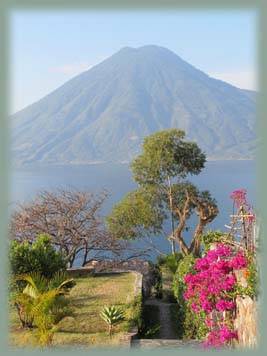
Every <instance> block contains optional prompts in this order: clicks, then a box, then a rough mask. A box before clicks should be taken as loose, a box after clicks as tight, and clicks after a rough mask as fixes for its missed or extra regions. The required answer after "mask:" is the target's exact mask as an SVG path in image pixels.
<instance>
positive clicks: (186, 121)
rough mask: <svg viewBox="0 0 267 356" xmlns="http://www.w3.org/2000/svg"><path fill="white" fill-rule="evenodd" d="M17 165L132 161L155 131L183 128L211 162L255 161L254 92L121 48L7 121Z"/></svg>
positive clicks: (166, 55) (171, 60)
mask: <svg viewBox="0 0 267 356" xmlns="http://www.w3.org/2000/svg"><path fill="white" fill-rule="evenodd" d="M11 127H12V153H13V157H14V161H15V162H16V163H19V164H30V163H38V162H39V163H46V164H68V163H75V164H81V163H91V162H129V161H131V160H132V159H133V158H134V157H135V156H136V155H137V154H138V153H139V152H140V147H141V144H142V141H143V138H144V137H145V136H147V135H149V134H151V133H153V132H155V131H158V130H163V129H168V128H172V127H177V128H181V129H183V130H185V132H186V138H187V139H188V140H193V141H196V142H197V143H198V145H199V146H200V147H201V148H202V149H203V150H204V152H206V154H207V156H208V158H210V159H243V158H252V157H253V156H254V152H255V148H256V142H257V140H256V129H255V127H256V93H255V92H251V91H248V90H242V89H239V88H236V87H234V86H232V85H230V84H227V83H225V82H223V81H220V80H216V79H213V78H210V77H209V76H208V75H206V74H205V73H203V72H202V71H200V70H198V69H196V68H194V67H193V66H192V65H190V64H188V63H187V62H185V61H184V60H182V59H181V58H180V57H179V56H177V55H176V54H175V53H173V52H171V51H169V50H168V49H166V48H162V47H158V46H152V45H151V46H144V47H140V48H137V49H135V48H130V47H125V48H123V49H121V50H120V51H119V52H117V53H115V54H114V55H113V56H111V57H109V58H108V59H106V60H104V61H103V62H101V63H100V64H98V65H96V66H95V67H93V68H91V69H89V70H88V71H85V72H83V73H82V74H80V75H78V76H76V77H74V78H73V79H71V80H69V81H68V82H67V83H65V84H64V85H62V86H61V87H59V88H58V89H56V90H55V91H53V92H52V93H51V94H49V95H47V96H45V97H44V98H43V99H41V100H39V101H38V102H36V103H34V104H32V105H30V106H28V107H26V108H25V109H23V110H21V111H20V112H18V113H16V114H14V115H12V116H11Z"/></svg>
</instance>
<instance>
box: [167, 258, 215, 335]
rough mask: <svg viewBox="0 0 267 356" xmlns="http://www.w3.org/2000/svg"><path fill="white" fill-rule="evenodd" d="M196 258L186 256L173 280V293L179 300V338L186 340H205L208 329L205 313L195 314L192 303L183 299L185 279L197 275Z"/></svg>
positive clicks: (180, 262)
mask: <svg viewBox="0 0 267 356" xmlns="http://www.w3.org/2000/svg"><path fill="white" fill-rule="evenodd" d="M195 261H196V258H195V257H194V256H193V255H192V254H190V255H187V256H184V257H183V258H182V259H181V260H180V261H179V264H178V267H177V270H176V273H175V275H174V279H173V292H174V295H175V297H176V299H177V303H178V308H177V316H176V317H177V319H178V320H179V326H178V327H179V337H181V338H184V339H203V338H204V337H205V336H206V334H207V332H208V328H207V326H206V324H205V313H204V312H199V313H197V314H196V313H195V312H193V311H192V309H191V303H190V301H186V300H185V299H184V298H183V293H184V292H185V290H186V283H185V282H184V277H185V276H186V275H187V274H188V273H189V272H190V273H192V274H194V273H195V271H194V265H195Z"/></svg>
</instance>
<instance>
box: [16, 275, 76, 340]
mask: <svg viewBox="0 0 267 356" xmlns="http://www.w3.org/2000/svg"><path fill="white" fill-rule="evenodd" d="M17 279H18V280H20V281H24V282H25V283H26V286H25V287H24V289H23V291H22V292H18V293H17V295H16V297H15V298H14V304H15V305H16V307H17V311H18V316H19V319H20V321H21V323H22V326H23V327H25V326H30V327H32V326H36V327H37V330H38V333H37V335H38V339H37V343H38V345H39V346H44V347H46V346H49V345H51V343H52V339H53V335H54V333H55V331H56V328H57V327H56V325H57V324H58V322H59V321H60V320H61V319H62V318H63V317H65V316H66V315H67V314H68V313H70V309H69V308H68V303H67V302H66V300H65V299H64V295H65V294H67V293H68V291H69V288H70V287H71V286H72V282H73V279H72V278H71V279H68V278H66V274H65V273H59V272H58V273H56V274H55V276H54V279H53V278H52V279H47V278H45V277H44V276H42V275H41V274H40V273H38V272H34V273H31V274H24V275H21V276H19V277H17Z"/></svg>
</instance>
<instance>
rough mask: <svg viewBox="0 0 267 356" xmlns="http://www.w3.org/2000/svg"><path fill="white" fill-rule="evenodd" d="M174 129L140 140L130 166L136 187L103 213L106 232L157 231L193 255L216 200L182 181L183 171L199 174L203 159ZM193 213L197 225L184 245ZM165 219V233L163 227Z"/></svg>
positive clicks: (123, 234) (118, 234) (135, 234)
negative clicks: (168, 227) (168, 228)
mask: <svg viewBox="0 0 267 356" xmlns="http://www.w3.org/2000/svg"><path fill="white" fill-rule="evenodd" d="M184 138H185V133H184V131H182V130H179V129H170V130H164V131H159V132H156V133H154V134H152V135H150V136H148V137H146V138H145V140H144V143H143V152H142V153H141V154H140V155H139V156H137V157H136V159H135V160H134V161H133V163H132V164H131V169H132V172H133V179H134V180H135V182H136V183H137V184H138V189H137V190H134V191H132V192H130V193H128V194H127V195H126V196H125V198H124V199H123V200H122V201H121V202H120V203H119V204H117V205H115V206H114V207H113V209H112V211H111V213H110V215H109V216H108V217H107V223H108V228H109V231H111V232H112V233H113V234H115V236H116V237H117V238H132V239H133V238H137V237H138V236H139V237H140V236H144V234H158V233H163V234H164V235H165V236H166V237H167V239H168V240H169V241H170V244H171V247H172V253H174V252H175V245H178V246H179V248H180V251H181V252H182V253H183V254H185V255H187V254H189V253H194V254H199V252H200V251H199V250H200V242H199V238H200V235H201V234H202V233H203V230H204V227H205V225H206V224H207V223H209V222H211V221H212V220H213V219H214V218H215V216H216V215H217V213H218V210H217V205H216V201H215V200H214V199H213V198H212V197H211V195H210V193H209V192H208V191H200V190H199V189H198V188H197V187H196V186H195V185H193V184H192V183H190V182H189V181H187V180H185V178H186V177H187V176H188V175H189V174H199V173H200V172H201V170H202V168H203V167H204V164H205V161H206V157H205V154H204V153H203V152H202V151H201V149H200V148H199V147H198V146H197V144H196V143H195V142H187V141H185V140H184ZM193 213H195V214H196V215H197V217H198V223H197V226H196V228H195V232H194V234H193V236H192V240H191V242H190V244H186V242H185V239H184V237H183V231H184V230H185V228H186V222H187V221H188V219H189V218H190V216H191V215H192V214H193ZM167 220H170V222H171V231H164V229H163V226H164V222H165V221H167Z"/></svg>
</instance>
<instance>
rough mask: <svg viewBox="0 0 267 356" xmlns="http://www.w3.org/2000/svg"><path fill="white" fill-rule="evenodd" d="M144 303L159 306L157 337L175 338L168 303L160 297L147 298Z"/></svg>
mask: <svg viewBox="0 0 267 356" xmlns="http://www.w3.org/2000/svg"><path fill="white" fill-rule="evenodd" d="M145 304H146V305H157V306H158V307H159V322H160V330H159V337H160V339H176V340H177V335H176V333H175V331H174V330H173V327H172V321H171V315H170V305H171V303H167V302H165V301H163V300H161V299H155V298H151V299H147V300H146V302H145Z"/></svg>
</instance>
